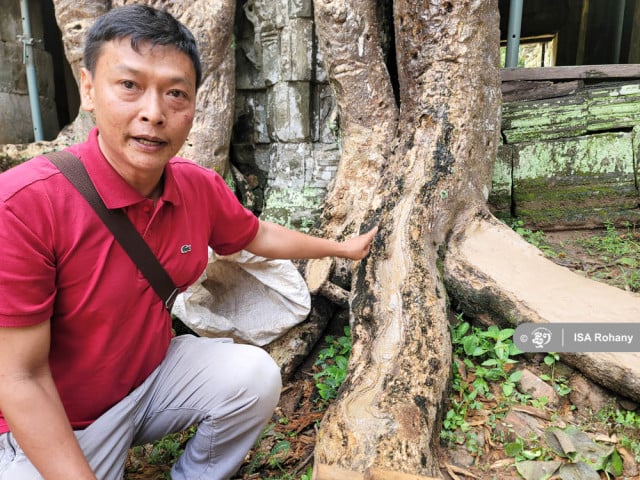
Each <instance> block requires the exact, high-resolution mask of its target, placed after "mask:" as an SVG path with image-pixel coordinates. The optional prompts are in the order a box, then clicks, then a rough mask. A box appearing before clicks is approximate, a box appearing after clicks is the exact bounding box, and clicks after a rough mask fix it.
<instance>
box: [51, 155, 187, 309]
mask: <svg viewBox="0 0 640 480" xmlns="http://www.w3.org/2000/svg"><path fill="white" fill-rule="evenodd" d="M45 157H47V158H48V159H49V160H50V161H51V163H53V164H54V165H55V166H56V167H58V169H59V170H60V171H61V172H62V174H63V175H64V176H65V177H67V179H68V180H69V181H70V182H71V184H72V185H73V186H74V187H76V189H77V190H78V191H79V192H80V193H81V194H82V196H83V197H84V198H85V199H86V200H87V202H89V205H91V207H93V209H94V210H95V212H96V213H97V214H98V216H99V217H100V219H101V220H102V221H103V222H104V224H105V225H106V227H107V228H108V229H109V230H110V231H111V233H112V234H113V236H114V237H115V239H116V240H117V241H118V243H119V244H120V245H121V246H122V248H123V249H124V251H125V252H126V253H127V255H129V257H130V258H131V260H133V262H134V263H135V264H136V265H137V266H138V269H139V270H140V271H141V272H142V274H143V275H144V276H145V277H146V278H147V280H148V281H149V283H150V284H151V286H152V287H153V289H154V290H155V292H156V293H157V294H158V296H159V297H160V298H161V299H162V301H163V302H164V306H165V307H166V308H167V310H169V312H170V311H171V307H172V306H173V302H174V301H175V299H176V295H177V294H178V288H177V287H176V286H175V284H174V283H173V280H172V279H171V277H170V276H169V274H168V273H167V271H166V270H165V269H164V267H163V266H162V265H161V264H160V261H159V260H158V258H157V257H156V256H155V255H154V253H153V252H152V251H151V248H149V245H148V244H147V242H145V241H144V239H143V238H142V237H141V236H140V234H139V233H138V231H137V230H136V228H135V227H134V226H133V224H132V223H131V221H130V220H129V218H128V217H127V214H126V213H125V212H124V210H122V209H121V208H118V209H114V210H110V209H108V208H107V207H106V206H105V204H104V202H103V201H102V198H100V195H98V192H97V191H96V187H95V186H94V185H93V182H92V181H91V179H90V178H89V174H88V173H87V171H86V170H85V168H84V165H83V164H82V162H81V161H80V159H78V157H76V156H75V155H73V154H72V153H70V152H68V151H60V152H52V153H48V154H47V155H45Z"/></svg>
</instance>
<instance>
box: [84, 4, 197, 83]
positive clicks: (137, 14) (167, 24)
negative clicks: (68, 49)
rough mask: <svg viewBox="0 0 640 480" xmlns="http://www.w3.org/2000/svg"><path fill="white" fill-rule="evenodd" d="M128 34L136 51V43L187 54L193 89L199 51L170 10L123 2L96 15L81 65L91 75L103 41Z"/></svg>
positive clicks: (190, 34) (125, 36)
mask: <svg viewBox="0 0 640 480" xmlns="http://www.w3.org/2000/svg"><path fill="white" fill-rule="evenodd" d="M127 37H129V38H130V40H131V48H133V50H135V51H136V52H138V51H139V50H138V48H139V45H140V43H143V42H148V43H150V44H151V45H162V46H173V47H175V48H177V49H178V50H180V51H181V52H183V53H185V54H187V55H188V56H189V58H190V59H191V62H192V63H193V67H194V68H195V71H196V89H197V88H198V87H199V86H200V82H201V81H202V65H201V64H200V53H199V52H198V46H197V44H196V40H195V38H194V37H193V34H192V33H191V32H190V31H189V29H188V28H187V27H185V26H184V25H183V24H182V23H180V22H179V21H178V20H176V19H175V18H174V17H173V16H172V15H171V14H170V13H168V12H165V11H163V10H157V9H155V8H152V7H148V6H146V5H125V6H123V7H118V8H114V9H112V10H109V11H108V12H107V13H105V14H104V15H102V16H101V17H99V18H98V19H97V20H96V22H95V23H94V24H93V25H92V26H91V28H90V29H89V31H88V32H87V38H86V40H85V46H84V65H85V67H86V68H87V70H89V71H90V72H91V74H93V73H94V72H95V69H96V63H97V62H98V56H99V55H100V48H101V47H102V44H103V43H105V42H109V41H111V40H117V39H121V38H127Z"/></svg>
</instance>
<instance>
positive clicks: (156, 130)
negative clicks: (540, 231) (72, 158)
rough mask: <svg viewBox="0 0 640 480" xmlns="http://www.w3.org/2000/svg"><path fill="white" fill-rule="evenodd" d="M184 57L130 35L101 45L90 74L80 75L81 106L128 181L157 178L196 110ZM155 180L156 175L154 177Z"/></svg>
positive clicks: (189, 69)
mask: <svg viewBox="0 0 640 480" xmlns="http://www.w3.org/2000/svg"><path fill="white" fill-rule="evenodd" d="M195 84H196V74H195V68H194V67H193V63H192V62H191V59H190V58H189V56H188V55H186V54H185V53H183V52H181V51H179V50H177V49H176V48H173V47H171V46H161V45H156V46H152V45H151V44H149V43H143V44H141V45H139V52H136V51H135V50H133V49H132V48H131V43H130V40H129V38H123V39H120V40H115V41H110V42H106V43H105V44H103V45H102V48H101V50H100V54H99V57H98V61H97V63H96V67H95V72H94V74H93V75H91V73H90V72H89V71H87V70H86V69H83V70H82V73H81V93H82V108H83V109H85V110H87V111H94V112H95V116H96V124H97V126H98V131H99V136H98V141H99V144H100V149H101V150H102V153H103V154H104V155H105V157H106V158H107V160H108V161H109V163H110V164H111V165H112V166H113V167H114V168H115V169H116V171H118V173H120V175H122V176H123V177H124V178H125V179H127V180H133V181H134V182H135V181H139V180H143V179H144V178H145V177H148V176H151V177H153V176H158V175H161V172H162V171H163V169H164V166H165V165H166V164H167V162H168V161H169V159H170V158H171V157H173V156H174V155H175V154H176V153H177V152H178V150H179V149H180V148H181V147H182V144H183V143H184V142H185V140H186V138H187V135H188V134H189V130H190V129H191V125H192V123H193V117H194V114H195V100H196V98H195V97H196V86H195ZM158 178H159V177H158Z"/></svg>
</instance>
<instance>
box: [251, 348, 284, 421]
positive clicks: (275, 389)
mask: <svg viewBox="0 0 640 480" xmlns="http://www.w3.org/2000/svg"><path fill="white" fill-rule="evenodd" d="M250 348H251V349H252V354H251V355H250V359H248V361H247V363H246V367H247V377H246V381H247V389H248V390H249V391H250V392H252V394H253V395H255V396H256V397H257V398H258V402H259V403H260V404H261V406H262V408H263V409H264V411H265V415H271V413H272V412H273V410H274V409H275V408H276V405H277V404H278V400H279V399H280V391H281V389H282V376H281V374H280V367H278V365H277V364H276V362H275V361H274V360H273V358H271V356H270V355H269V354H268V353H267V352H265V351H264V350H263V349H261V348H258V347H250Z"/></svg>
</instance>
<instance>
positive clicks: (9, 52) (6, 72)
mask: <svg viewBox="0 0 640 480" xmlns="http://www.w3.org/2000/svg"><path fill="white" fill-rule="evenodd" d="M0 62H2V68H1V69H0V92H6V93H15V94H21V95H26V94H27V92H28V88H27V71H26V68H25V65H24V63H22V44H21V43H9V42H6V43H5V42H0Z"/></svg>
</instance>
